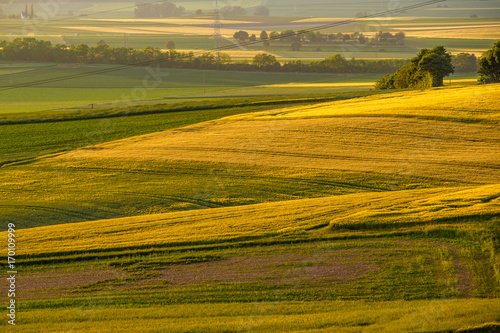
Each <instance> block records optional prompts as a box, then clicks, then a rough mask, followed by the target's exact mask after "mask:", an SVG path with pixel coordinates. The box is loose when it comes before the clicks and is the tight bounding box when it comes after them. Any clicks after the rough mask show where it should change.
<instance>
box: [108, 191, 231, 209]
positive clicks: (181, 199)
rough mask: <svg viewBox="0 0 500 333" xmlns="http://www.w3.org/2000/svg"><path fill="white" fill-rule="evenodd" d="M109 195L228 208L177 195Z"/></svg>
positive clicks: (131, 193) (135, 193) (124, 193)
mask: <svg viewBox="0 0 500 333" xmlns="http://www.w3.org/2000/svg"><path fill="white" fill-rule="evenodd" d="M108 193H113V194H123V195H127V196H137V197H143V198H149V199H155V200H165V201H166V200H172V201H176V202H187V203H191V204H194V205H198V206H203V207H207V208H218V207H226V206H225V205H222V204H219V203H215V202H212V201H208V200H201V199H191V198H187V197H180V196H175V195H155V194H149V193H141V192H121V191H109V192H108Z"/></svg>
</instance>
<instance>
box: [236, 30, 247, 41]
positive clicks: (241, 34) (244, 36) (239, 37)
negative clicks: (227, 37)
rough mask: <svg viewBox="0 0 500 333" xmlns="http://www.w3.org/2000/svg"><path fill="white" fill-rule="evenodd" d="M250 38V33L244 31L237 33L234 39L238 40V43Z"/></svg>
mask: <svg viewBox="0 0 500 333" xmlns="http://www.w3.org/2000/svg"><path fill="white" fill-rule="evenodd" d="M249 37H250V36H249V35H248V32H246V31H242V30H240V31H237V32H235V33H234V35H233V38H234V39H236V40H237V41H238V42H244V41H246V40H247V39H248V38H249Z"/></svg>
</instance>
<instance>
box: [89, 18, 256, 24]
mask: <svg viewBox="0 0 500 333" xmlns="http://www.w3.org/2000/svg"><path fill="white" fill-rule="evenodd" d="M85 20H86V21H97V22H123V23H134V22H144V23H162V24H175V25H213V24H214V21H213V20H210V19H195V18H164V19H154V18H151V19H143V18H131V19H116V18H115V19H110V18H108V19H85ZM221 21H222V22H223V23H225V24H241V23H252V22H248V21H241V20H224V19H222V20H221Z"/></svg>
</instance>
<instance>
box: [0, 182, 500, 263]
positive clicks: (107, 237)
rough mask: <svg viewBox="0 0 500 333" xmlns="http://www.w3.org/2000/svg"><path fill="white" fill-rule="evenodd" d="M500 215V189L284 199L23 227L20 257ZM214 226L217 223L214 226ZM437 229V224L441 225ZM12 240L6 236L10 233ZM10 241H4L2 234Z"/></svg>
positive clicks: (412, 225) (441, 190)
mask: <svg viewBox="0 0 500 333" xmlns="http://www.w3.org/2000/svg"><path fill="white" fill-rule="evenodd" d="M498 211H500V185H486V186H480V187H475V188H469V189H464V188H436V189H426V190H408V191H399V192H384V193H356V194H349V195H343V196H335V197H326V198H315V199H301V200H292V201H282V202H277V203H265V204H256V205H250V206H241V207H230V208H216V209H208V210H196V211H188V212H179V213H166V214H156V215H146V216H136V217H131V218H119V219H109V220H102V221H92V222H82V223H74V224H72V225H71V228H68V227H67V225H55V226H47V227H39V228H32V229H27V230H23V231H22V232H21V233H20V234H19V237H18V241H19V242H22V244H23V247H22V248H21V249H20V251H19V252H20V254H41V253H47V252H59V251H64V252H66V251H70V252H71V251H82V250H88V251H90V250H95V249H113V248H124V247H134V246H147V245H159V244H165V245H166V244H169V243H176V242H200V241H211V242H218V241H223V240H230V239H234V238H237V237H243V236H266V235H276V234H287V233H292V234H293V233H298V232H305V231H307V230H309V229H311V228H314V227H315V226H317V225H320V224H326V225H329V226H330V227H332V228H334V229H336V228H339V227H340V228H341V227H342V226H344V225H346V226H353V225H356V224H358V223H364V222H366V223H370V222H373V223H377V225H379V224H387V226H388V227H389V228H390V225H391V224H392V223H396V222H401V221H405V225H406V226H407V228H411V227H414V224H415V223H416V226H417V227H418V228H423V227H422V226H421V224H422V223H423V222H429V223H430V222H432V221H434V220H440V219H449V218H461V217H464V216H475V215H481V214H492V213H495V212H498ZM214 221H217V222H216V223H214ZM434 226H436V224H435V225H434ZM3 234H4V235H5V233H3ZM2 237H3V236H2Z"/></svg>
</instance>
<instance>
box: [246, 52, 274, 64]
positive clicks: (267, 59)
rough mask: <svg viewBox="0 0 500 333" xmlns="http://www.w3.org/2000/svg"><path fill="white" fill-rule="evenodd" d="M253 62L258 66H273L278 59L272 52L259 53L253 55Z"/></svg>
mask: <svg viewBox="0 0 500 333" xmlns="http://www.w3.org/2000/svg"><path fill="white" fill-rule="evenodd" d="M252 63H253V64H254V65H257V66H271V65H274V64H277V63H278V60H276V57H275V56H273V55H272V54H267V53H259V54H257V55H256V56H255V57H253V60H252Z"/></svg>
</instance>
